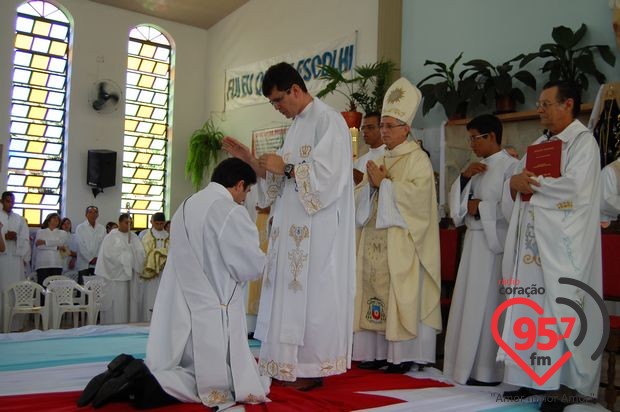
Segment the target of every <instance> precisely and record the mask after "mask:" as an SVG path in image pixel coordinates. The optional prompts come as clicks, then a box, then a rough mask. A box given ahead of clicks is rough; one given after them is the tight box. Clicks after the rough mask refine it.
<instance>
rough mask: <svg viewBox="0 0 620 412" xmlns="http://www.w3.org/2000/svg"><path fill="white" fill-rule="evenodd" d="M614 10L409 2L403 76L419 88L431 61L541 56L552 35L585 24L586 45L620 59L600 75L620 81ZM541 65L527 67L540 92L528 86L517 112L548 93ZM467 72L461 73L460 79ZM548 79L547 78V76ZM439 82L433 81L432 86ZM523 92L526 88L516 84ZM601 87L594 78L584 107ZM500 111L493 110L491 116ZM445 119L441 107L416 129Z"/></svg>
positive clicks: (570, 2)
mask: <svg viewBox="0 0 620 412" xmlns="http://www.w3.org/2000/svg"><path fill="white" fill-rule="evenodd" d="M611 20H612V10H611V9H610V8H609V1H608V0H544V1H541V0H519V1H515V0H468V1H454V0H433V1H429V0H403V38H402V73H403V75H405V76H407V78H408V79H409V80H411V81H412V82H414V83H417V82H419V81H420V80H422V79H423V78H424V77H426V76H427V75H428V74H430V73H432V69H431V68H429V67H428V66H426V67H425V66H424V61H425V60H433V61H441V62H446V63H450V62H452V61H453V60H454V58H456V56H458V55H459V53H460V52H463V60H461V62H460V63H464V62H467V61H468V60H471V59H484V60H488V61H489V62H491V63H493V64H500V63H503V62H504V61H507V60H509V59H511V58H513V57H515V56H517V55H518V54H520V53H530V52H534V51H537V50H538V48H539V46H540V45H541V44H543V43H551V42H552V39H551V30H552V29H553V27H556V26H560V25H563V26H568V27H570V28H572V29H573V30H576V29H578V28H579V26H580V25H581V23H585V24H586V26H588V32H587V34H586V36H585V37H584V40H583V43H582V44H588V45H590V44H607V45H609V46H610V47H611V49H612V51H613V52H614V53H615V55H616V66H615V67H610V66H608V65H607V64H606V63H604V62H603V61H602V60H599V61H600V64H599V65H598V67H599V69H600V70H601V71H602V72H603V73H604V74H605V75H606V76H607V79H608V80H609V81H618V80H620V69H619V67H620V53H619V51H618V48H617V47H616V42H615V39H614V32H613V29H612V22H611ZM541 61H542V60H540V59H537V60H535V61H534V62H532V63H531V64H529V65H528V66H527V69H528V70H530V71H531V72H532V73H533V74H534V75H536V76H537V80H538V88H537V89H538V90H537V91H536V92H533V91H532V90H531V89H529V88H527V87H525V86H523V87H522V90H524V92H525V95H526V102H525V105H521V106H518V107H517V110H531V109H534V101H535V100H536V99H537V97H538V93H539V92H540V90H541V89H542V83H544V82H546V80H545V81H544V82H543V81H542V79H543V77H542V75H541V74H540V73H539V72H536V70H537V68H539V67H541V66H542V64H541ZM461 69H462V66H457V67H456V73H459V72H460V71H461ZM545 77H546V75H545ZM431 82H433V80H431ZM516 84H517V86H518V87H521V83H520V82H518V81H517V82H516ZM597 90H598V84H597V83H596V80H595V79H594V78H590V88H589V90H588V92H587V93H586V94H585V96H584V98H583V101H584V102H592V101H593V100H594V97H595V96H596V92H597ZM492 110H494V108H491V107H489V108H488V110H487V112H491V111H492ZM443 119H445V115H444V113H443V108H442V107H441V105H439V104H437V105H436V106H435V108H433V109H432V110H431V111H430V112H429V113H428V115H427V116H425V117H422V110H421V109H420V110H419V112H418V115H417V116H416V118H415V120H414V123H413V124H414V126H415V127H429V126H432V125H438V124H439V123H440V122H441V121H442V120H443Z"/></svg>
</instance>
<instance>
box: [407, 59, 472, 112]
mask: <svg viewBox="0 0 620 412" xmlns="http://www.w3.org/2000/svg"><path fill="white" fill-rule="evenodd" d="M462 57H463V52H461V54H459V55H458V56H457V58H456V59H454V61H453V62H452V63H451V64H450V65H449V66H448V65H447V64H445V63H442V62H435V61H431V60H426V61H425V62H424V65H425V66H431V67H433V70H434V73H432V74H430V75H428V76H426V77H425V78H423V79H422V80H420V81H419V82H418V84H417V86H418V88H419V89H420V91H421V92H422V96H424V102H423V103H422V113H423V114H426V113H428V112H429V110H431V109H432V108H433V107H434V106H435V105H436V104H437V103H439V104H441V105H442V106H443V109H444V112H445V113H446V116H448V119H460V118H463V117H465V115H466V113H467V110H468V108H469V109H471V108H472V105H469V107H468V103H469V96H470V95H471V94H472V93H473V92H474V90H475V82H474V81H473V79H472V78H465V77H464V76H463V73H462V72H461V73H460V74H459V75H458V76H457V75H456V73H455V72H454V68H455V67H456V65H457V63H458V62H459V61H460V60H461V58H462ZM435 78H439V79H442V80H441V81H440V82H438V83H433V84H429V83H427V81H428V80H431V79H435Z"/></svg>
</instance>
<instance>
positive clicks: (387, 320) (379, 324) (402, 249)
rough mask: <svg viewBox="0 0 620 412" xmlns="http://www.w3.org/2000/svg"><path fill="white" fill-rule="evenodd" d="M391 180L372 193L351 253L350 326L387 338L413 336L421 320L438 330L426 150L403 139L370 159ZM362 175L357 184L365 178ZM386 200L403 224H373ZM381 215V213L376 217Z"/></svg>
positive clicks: (435, 236)
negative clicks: (388, 192)
mask: <svg viewBox="0 0 620 412" xmlns="http://www.w3.org/2000/svg"><path fill="white" fill-rule="evenodd" d="M376 163H377V164H379V165H382V164H383V165H384V166H385V168H386V170H387V172H388V175H387V178H388V179H389V180H390V181H391V183H392V189H393V196H392V199H382V198H381V196H382V195H383V192H382V191H381V189H379V191H376V192H375V193H374V194H373V195H372V199H371V202H372V209H371V210H372V211H371V216H370V218H369V220H368V221H367V222H366V223H365V225H364V227H363V228H362V229H361V234H360V237H359V243H358V249H357V250H358V253H357V291H358V293H356V302H355V318H354V319H355V322H354V326H355V331H360V330H371V331H379V332H383V333H385V336H386V339H387V340H389V341H404V340H410V339H414V338H416V337H417V334H418V324H419V322H422V323H424V324H426V325H428V326H429V327H432V328H433V329H435V330H438V331H439V330H441V311H440V305H439V295H440V288H441V286H440V282H441V279H440V255H439V226H438V223H439V222H438V219H437V200H436V199H437V198H436V194H435V185H434V176H433V170H432V167H431V166H430V161H429V159H428V156H427V155H426V154H425V153H424V152H423V151H422V150H421V149H420V147H419V146H418V144H417V143H414V142H404V143H402V144H400V145H398V146H397V147H395V148H394V149H393V150H386V152H385V156H384V157H383V158H379V159H377V161H376ZM367 179H368V176H367V175H366V176H364V181H363V182H362V183H361V184H360V186H363V185H364V184H365V183H366V184H367ZM385 202H392V203H393V204H394V205H395V206H396V209H397V210H398V213H399V214H400V216H401V217H402V219H403V220H404V222H405V224H406V226H407V228H406V229H405V228H403V227H398V226H390V227H387V228H377V227H376V226H377V220H378V214H377V212H379V213H381V204H382V203H385ZM379 220H381V219H379Z"/></svg>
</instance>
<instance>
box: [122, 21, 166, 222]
mask: <svg viewBox="0 0 620 412" xmlns="http://www.w3.org/2000/svg"><path fill="white" fill-rule="evenodd" d="M171 53H172V49H171V47H170V42H169V41H168V39H167V38H166V36H164V35H163V34H162V33H161V32H160V31H159V30H157V29H155V28H154V27H151V26H137V27H135V28H134V29H132V30H131V32H130V33H129V55H128V60H127V92H126V94H125V95H126V103H125V137H124V139H125V140H124V153H123V195H122V200H121V211H122V212H126V211H128V210H129V212H130V213H131V214H132V217H133V224H134V227H135V228H138V229H140V228H146V227H148V225H149V221H150V217H151V215H153V214H154V213H156V212H159V211H162V210H164V206H165V192H166V160H167V159H166V153H167V146H168V128H169V124H170V121H169V117H168V114H169V113H168V102H169V99H170V66H171V58H172V56H171Z"/></svg>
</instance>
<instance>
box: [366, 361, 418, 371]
mask: <svg viewBox="0 0 620 412" xmlns="http://www.w3.org/2000/svg"><path fill="white" fill-rule="evenodd" d="M413 365H414V363H413V362H401V363H396V364H395V363H390V362H388V361H387V360H385V359H382V360H373V361H365V362H361V363H360V364H359V365H357V367H358V368H360V369H381V368H384V367H386V366H387V368H386V369H385V371H384V372H385V373H394V374H403V373H407V372H409V371H410V370H411V367H412V366H413ZM423 368H424V366H423V365H418V370H419V371H421V370H422V369H423Z"/></svg>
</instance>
